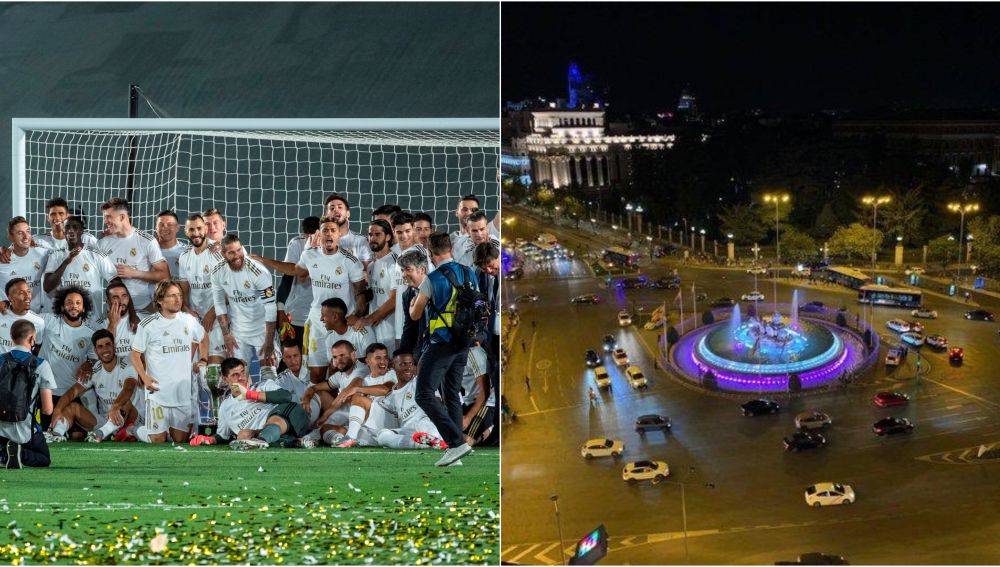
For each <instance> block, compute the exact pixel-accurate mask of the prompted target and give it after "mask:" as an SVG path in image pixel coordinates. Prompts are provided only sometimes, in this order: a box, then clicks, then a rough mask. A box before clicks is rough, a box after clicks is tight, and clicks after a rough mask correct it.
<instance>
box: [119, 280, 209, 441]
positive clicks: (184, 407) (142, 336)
mask: <svg viewBox="0 0 1000 567" xmlns="http://www.w3.org/2000/svg"><path fill="white" fill-rule="evenodd" d="M183 295H184V292H183V291H181V286H180V285H179V284H178V283H177V282H174V281H170V280H164V281H162V282H160V283H158V284H156V289H155V290H154V292H153V299H154V303H155V304H156V306H157V308H158V309H157V313H156V314H154V315H151V316H149V317H147V318H146V319H143V320H142V322H141V323H139V330H138V331H137V332H136V335H135V338H134V339H133V340H132V355H131V356H132V365H133V366H134V367H135V370H136V373H137V375H138V377H139V379H140V380H142V384H143V386H145V388H146V390H147V392H148V393H147V395H146V408H145V423H146V425H145V428H144V429H145V430H146V431H145V432H144V433H146V434H138V435H137V436H138V437H139V439H140V440H142V441H147V440H148V442H150V443H163V442H164V441H166V440H167V432H168V431H169V433H170V438H171V440H172V441H174V442H175V443H183V442H185V441H187V440H188V436H189V435H190V430H191V426H192V425H193V424H194V415H193V413H194V412H193V407H194V400H193V392H194V388H193V386H192V380H193V376H192V372H194V371H195V369H194V368H193V366H192V360H197V358H196V356H197V355H196V354H195V353H196V352H205V351H206V350H207V348H208V335H206V334H205V330H204V329H203V328H202V326H201V323H200V322H199V321H198V320H197V319H195V318H194V317H192V316H191V315H189V314H187V313H184V312H183V311H181V309H182V307H183V306H184V299H183ZM144 358H145V361H144V360H143V359H144ZM202 358H204V357H202ZM199 362H204V360H200V361H199ZM141 430H142V428H140V431H141Z"/></svg>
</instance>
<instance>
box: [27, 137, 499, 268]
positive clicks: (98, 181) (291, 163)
mask: <svg viewBox="0 0 1000 567" xmlns="http://www.w3.org/2000/svg"><path fill="white" fill-rule="evenodd" d="M13 135H14V140H13V141H14V144H13V152H14V159H13V168H14V171H13V181H14V191H13V211H14V214H15V215H19V214H20V215H23V216H25V217H26V218H27V219H28V222H29V223H30V224H31V226H32V227H34V230H35V232H36V233H41V232H43V231H44V230H45V229H46V227H47V222H46V218H45V215H46V211H45V203H46V201H47V200H48V199H49V198H52V197H57V196H61V197H64V198H65V199H66V200H67V201H68V202H69V203H70V208H71V209H78V210H79V211H80V213H81V214H82V216H83V217H84V219H85V220H86V222H87V229H88V232H90V233H91V234H93V235H95V236H97V237H100V232H101V230H102V229H103V220H102V215H101V210H100V206H101V204H102V203H103V202H104V201H106V200H107V199H109V198H111V197H126V198H128V197H131V198H130V201H131V204H132V222H133V225H134V226H136V227H137V228H139V229H141V230H146V231H150V232H151V231H152V230H153V229H154V226H155V223H156V215H157V214H158V213H159V212H161V211H163V210H166V209H172V210H174V211H175V212H176V213H177V215H178V217H179V218H180V221H181V224H182V225H183V223H184V220H185V218H186V216H187V215H188V214H190V213H195V212H202V211H204V210H205V209H208V208H211V207H215V208H218V209H219V210H221V211H222V212H223V214H224V215H225V218H226V223H227V231H228V232H231V233H232V232H234V233H236V234H238V235H239V237H240V239H241V240H242V241H243V242H244V243H245V244H246V245H247V246H249V247H250V248H251V249H253V251H254V252H256V253H259V254H261V255H263V256H267V257H272V258H274V257H277V258H279V259H281V258H283V257H284V254H285V247H286V245H287V243H288V241H289V240H290V239H291V238H292V237H294V236H296V235H298V234H300V232H301V221H302V219H304V218H305V217H308V216H321V215H322V213H323V201H324V199H325V197H326V196H327V195H329V194H330V193H340V194H342V195H345V196H346V197H347V199H348V201H349V203H350V206H351V219H350V227H351V230H353V231H354V232H358V233H362V234H366V233H367V224H366V223H367V222H368V221H369V220H371V213H372V210H373V209H375V208H377V207H379V206H382V205H385V204H396V205H399V206H400V207H402V208H403V210H408V211H413V212H417V211H423V212H426V213H428V214H430V215H431V217H432V218H433V219H434V223H435V229H436V230H444V229H447V230H455V229H456V228H457V224H456V223H457V221H456V219H455V217H454V215H453V214H452V212H453V211H454V209H455V205H456V203H457V200H458V198H459V197H460V196H462V195H467V194H475V195H477V196H478V197H479V198H480V201H481V203H482V206H483V208H484V209H485V210H486V211H487V213H488V214H490V216H492V215H493V214H494V213H495V212H496V211H497V209H498V208H499V204H500V203H499V183H498V179H497V170H498V167H499V159H500V137H499V120H497V119H398V120H394V119H343V120H281V119H263V120H200V119H133V120H129V119H14V121H13ZM180 236H181V237H183V234H181V235H180Z"/></svg>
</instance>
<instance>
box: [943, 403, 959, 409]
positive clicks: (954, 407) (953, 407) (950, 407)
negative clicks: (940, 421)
mask: <svg viewBox="0 0 1000 567" xmlns="http://www.w3.org/2000/svg"><path fill="white" fill-rule="evenodd" d="M960 407H962V404H958V405H957V406H948V407H946V408H944V409H946V410H953V409H958V408H960Z"/></svg>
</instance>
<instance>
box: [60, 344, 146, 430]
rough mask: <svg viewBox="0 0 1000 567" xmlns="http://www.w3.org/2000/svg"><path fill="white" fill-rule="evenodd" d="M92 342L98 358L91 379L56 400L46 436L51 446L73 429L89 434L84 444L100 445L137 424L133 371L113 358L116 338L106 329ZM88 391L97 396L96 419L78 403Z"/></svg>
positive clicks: (122, 361)
mask: <svg viewBox="0 0 1000 567" xmlns="http://www.w3.org/2000/svg"><path fill="white" fill-rule="evenodd" d="M91 342H92V343H93V345H94V352H95V353H96V354H97V358H98V361H97V362H95V363H94V369H93V375H92V376H91V377H90V380H89V381H88V382H87V383H86V384H82V383H79V382H78V383H76V384H74V385H73V387H71V388H70V389H69V390H68V391H67V392H66V393H65V394H63V396H62V397H61V398H59V403H58V404H56V407H55V409H54V410H53V411H52V432H51V433H49V432H46V439H47V440H48V441H49V442H50V443H52V442H58V441H65V440H66V432H68V431H69V430H70V429H71V428H72V427H73V426H74V425H75V426H78V427H80V429H83V430H84V431H87V432H88V433H87V441H91V442H101V441H103V440H105V439H108V438H109V437H111V436H112V435H114V434H115V432H116V431H118V430H119V429H121V428H122V427H123V426H126V425H131V424H132V423H133V422H135V420H136V417H137V415H138V412H137V411H136V409H135V407H134V406H133V404H132V395H133V393H134V391H135V387H136V385H137V384H138V383H139V382H138V379H137V378H136V373H135V369H134V368H132V365H131V364H129V363H128V361H126V360H125V359H123V358H119V357H118V356H117V355H116V354H115V337H114V335H112V334H111V332H110V331H108V330H107V329H100V330H99V331H96V332H95V333H94V334H93V336H92V337H91ZM91 390H92V391H93V392H94V394H95V395H96V396H97V415H96V416H95V415H94V414H93V413H91V411H90V410H88V409H87V407H86V406H84V405H83V404H82V403H80V401H79V398H80V396H82V395H83V394H84V393H86V392H87V391H91Z"/></svg>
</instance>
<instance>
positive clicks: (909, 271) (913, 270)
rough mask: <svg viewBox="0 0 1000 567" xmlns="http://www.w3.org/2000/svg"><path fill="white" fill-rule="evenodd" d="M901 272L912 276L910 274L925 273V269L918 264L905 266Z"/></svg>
mask: <svg viewBox="0 0 1000 567" xmlns="http://www.w3.org/2000/svg"><path fill="white" fill-rule="evenodd" d="M903 273H904V274H906V275H908V276H912V275H918V276H922V275H924V274H925V273H927V270H925V269H923V268H921V267H920V266H910V267H909V268H906V269H905V270H903Z"/></svg>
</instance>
